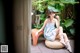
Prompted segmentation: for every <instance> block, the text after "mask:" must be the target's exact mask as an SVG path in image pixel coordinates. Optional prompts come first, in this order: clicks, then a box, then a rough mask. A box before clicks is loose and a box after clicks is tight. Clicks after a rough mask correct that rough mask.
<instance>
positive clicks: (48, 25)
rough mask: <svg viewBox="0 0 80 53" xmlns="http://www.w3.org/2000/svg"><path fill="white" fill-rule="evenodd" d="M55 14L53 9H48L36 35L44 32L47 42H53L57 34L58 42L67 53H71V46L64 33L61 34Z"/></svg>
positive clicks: (58, 20)
mask: <svg viewBox="0 0 80 53" xmlns="http://www.w3.org/2000/svg"><path fill="white" fill-rule="evenodd" d="M55 14H56V12H54V10H53V9H49V8H48V12H47V19H46V20H45V21H44V24H43V26H42V28H41V29H40V30H39V31H38V32H37V33H36V35H38V33H39V32H40V31H42V30H44V37H45V39H47V40H49V41H55V38H56V35H57V34H59V36H60V42H61V43H62V44H63V45H64V46H65V47H66V48H67V49H68V51H69V52H72V50H71V46H70V44H69V40H68V37H67V35H66V33H63V28H62V27H61V26H60V19H59V16H56V18H57V19H56V18H55Z"/></svg>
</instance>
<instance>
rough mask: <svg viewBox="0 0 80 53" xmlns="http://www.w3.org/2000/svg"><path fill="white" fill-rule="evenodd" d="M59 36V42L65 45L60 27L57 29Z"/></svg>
mask: <svg viewBox="0 0 80 53" xmlns="http://www.w3.org/2000/svg"><path fill="white" fill-rule="evenodd" d="M59 36H60V42H61V43H63V44H64V45H66V44H65V41H64V37H63V28H62V27H61V26H60V27H59Z"/></svg>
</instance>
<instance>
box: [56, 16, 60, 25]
mask: <svg viewBox="0 0 80 53" xmlns="http://www.w3.org/2000/svg"><path fill="white" fill-rule="evenodd" d="M56 19H57V20H58V22H59V25H60V17H59V16H58V15H57V16H56Z"/></svg>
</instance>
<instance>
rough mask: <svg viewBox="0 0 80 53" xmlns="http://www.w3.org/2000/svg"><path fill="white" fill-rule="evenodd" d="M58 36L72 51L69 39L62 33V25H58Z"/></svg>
mask: <svg viewBox="0 0 80 53" xmlns="http://www.w3.org/2000/svg"><path fill="white" fill-rule="evenodd" d="M59 36H60V42H61V43H63V44H64V45H65V46H66V48H67V49H68V50H69V51H70V52H72V50H71V46H70V41H69V39H68V37H67V34H66V33H63V28H62V27H59Z"/></svg>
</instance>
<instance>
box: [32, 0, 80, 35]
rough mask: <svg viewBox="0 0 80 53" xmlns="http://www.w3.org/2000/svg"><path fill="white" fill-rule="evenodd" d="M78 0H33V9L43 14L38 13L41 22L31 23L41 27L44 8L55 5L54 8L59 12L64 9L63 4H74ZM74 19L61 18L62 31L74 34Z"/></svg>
mask: <svg viewBox="0 0 80 53" xmlns="http://www.w3.org/2000/svg"><path fill="white" fill-rule="evenodd" d="M76 3H79V2H76V1H75V0H35V1H33V2H32V6H33V7H34V8H35V10H38V11H39V12H42V13H43V14H40V20H41V23H40V24H39V25H38V27H37V25H35V24H34V25H33V26H34V27H35V28H39V29H40V28H41V27H42V25H43V23H44V20H45V18H46V16H45V13H44V11H45V9H46V8H47V7H48V6H52V7H55V8H56V9H58V10H59V12H60V14H61V13H62V11H63V10H64V9H65V6H66V5H68V4H72V5H74V4H76ZM73 23H74V19H64V20H62V19H61V26H62V27H63V28H64V31H65V32H67V34H69V35H74V31H75V30H74V27H73Z"/></svg>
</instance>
